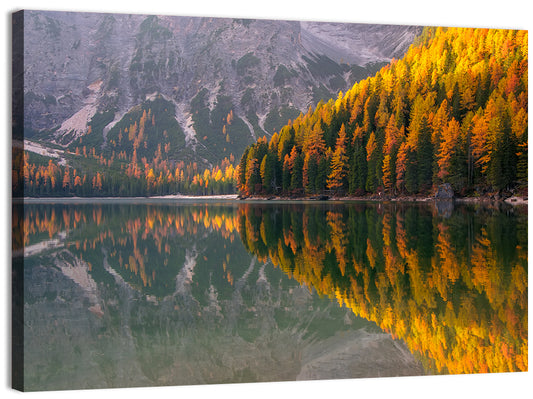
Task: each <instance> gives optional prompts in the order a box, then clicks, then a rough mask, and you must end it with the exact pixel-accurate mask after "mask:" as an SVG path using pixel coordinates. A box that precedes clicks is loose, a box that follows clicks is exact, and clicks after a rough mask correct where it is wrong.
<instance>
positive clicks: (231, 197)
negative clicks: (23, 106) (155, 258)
mask: <svg viewBox="0 0 533 399" xmlns="http://www.w3.org/2000/svg"><path fill="white" fill-rule="evenodd" d="M172 200H174V201H213V200H222V201H236V202H237V201H238V202H245V201H274V202H276V201H279V202H281V201H283V202H287V201H294V202H303V201H308V202H327V201H328V202H343V201H344V202H434V201H438V202H446V201H452V202H457V203H465V204H498V203H506V204H509V205H513V206H519V205H523V206H527V205H528V198H527V197H518V196H512V197H509V198H506V199H505V200H503V199H500V200H495V199H492V198H489V197H460V198H451V199H437V198H435V197H408V196H407V197H393V198H372V197H326V198H322V197H319V198H317V197H296V198H291V197H278V196H269V197H266V196H265V197H263V196H250V197H246V198H241V197H240V196H239V195H238V194H223V195H198V196H195V195H180V194H177V195H176V194H175V195H163V196H151V197H23V198H12V203H13V204H24V203H61V202H78V203H80V202H115V201H123V202H137V201H140V202H147V201H172Z"/></svg>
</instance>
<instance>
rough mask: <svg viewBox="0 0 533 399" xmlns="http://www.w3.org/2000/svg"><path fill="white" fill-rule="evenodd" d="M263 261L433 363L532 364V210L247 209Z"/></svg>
mask: <svg viewBox="0 0 533 399" xmlns="http://www.w3.org/2000/svg"><path fill="white" fill-rule="evenodd" d="M239 213H240V222H239V225H240V228H239V231H240V233H241V238H242V240H243V242H244V243H245V246H246V248H247V249H248V250H249V251H250V252H252V253H254V254H256V255H257V256H258V257H259V258H260V259H263V260H266V259H271V261H272V262H273V263H274V264H275V265H277V266H279V267H280V268H281V269H282V270H283V271H285V272H286V273H287V274H288V275H290V276H292V277H293V278H295V279H296V280H297V281H299V282H300V283H302V284H307V285H309V286H312V287H313V288H315V289H316V290H317V291H318V292H319V293H321V294H323V295H327V296H329V297H330V298H334V299H336V301H337V302H338V303H339V304H340V305H346V306H348V307H349V308H350V309H352V310H353V312H354V313H355V314H356V315H359V316H362V317H364V318H365V319H367V320H372V321H375V322H376V323H377V324H378V325H379V326H380V327H381V328H382V329H384V330H385V331H387V332H390V333H391V334H392V335H393V336H394V337H399V338H401V339H403V340H405V342H407V345H408V347H409V348H410V350H411V351H412V352H413V353H415V354H417V355H418V356H419V357H420V359H422V361H423V363H424V366H425V368H426V369H427V370H430V371H432V372H437V373H476V372H502V371H525V370H527V209H519V208H514V209H507V210H506V211H497V210H490V209H484V208H480V207H470V208H468V207H459V209H456V211H455V212H454V213H453V214H447V215H445V216H446V217H440V216H439V212H438V209H437V208H432V207H428V206H423V205H420V206H414V205H402V204H379V205H375V204H353V205H351V206H344V205H337V206H336V205H329V204H328V205H317V206H305V207H301V206H297V205H287V206H262V207H257V206H253V205H248V206H243V207H241V208H239Z"/></svg>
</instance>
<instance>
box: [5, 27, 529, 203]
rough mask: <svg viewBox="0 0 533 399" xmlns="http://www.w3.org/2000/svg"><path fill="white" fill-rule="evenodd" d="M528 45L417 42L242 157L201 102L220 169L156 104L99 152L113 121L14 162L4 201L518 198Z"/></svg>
mask: <svg viewBox="0 0 533 399" xmlns="http://www.w3.org/2000/svg"><path fill="white" fill-rule="evenodd" d="M527 43H528V32H527V31H515V30H495V29H468V28H440V27H439V28H425V30H424V31H423V33H422V34H421V35H420V36H419V37H418V38H417V40H416V42H415V43H413V45H412V46H411V47H410V49H409V50H408V52H407V53H406V55H405V56H404V57H403V58H402V59H399V60H393V61H392V62H391V63H390V64H389V65H387V66H385V67H383V68H382V69H381V70H380V71H379V72H377V74H376V75H375V76H373V77H370V78H367V79H365V80H362V81H360V82H358V83H356V84H354V86H353V87H352V88H351V89H350V90H348V91H347V92H346V93H342V92H340V93H339V94H338V97H337V98H336V99H330V100H329V101H328V102H322V101H321V102H319V103H318V104H317V105H316V107H315V108H313V107H312V106H310V107H309V109H308V111H307V113H306V114H305V115H304V114H303V113H301V114H300V115H299V116H297V117H296V118H295V119H293V120H289V121H288V123H287V124H286V125H285V126H284V127H282V128H281V129H280V131H279V132H274V133H273V134H272V136H271V137H267V136H264V137H262V138H259V139H258V140H257V142H256V143H254V144H252V145H250V146H248V147H247V148H244V147H242V148H241V147H239V148H237V147H235V145H236V144H237V143H239V142H241V141H242V140H240V139H239V137H240V136H239V134H240V133H239V132H241V131H242V126H240V125H239V121H240V119H239V118H238V115H237V114H235V113H234V110H233V107H232V106H231V104H229V103H228V101H227V99H225V98H222V97H220V98H219V99H218V100H217V106H216V107H215V111H216V112H213V114H214V116H213V115H211V116H210V117H209V116H208V115H207V114H206V110H205V109H204V108H205V107H204V108H202V105H201V104H200V103H202V101H203V100H202V98H203V97H202V96H205V93H203V92H202V93H199V94H198V98H199V100H198V103H199V104H200V105H198V106H197V107H196V106H195V107H196V108H195V110H196V111H195V113H194V116H193V119H194V120H195V123H198V124H202V123H203V124H204V125H205V126H207V127H211V128H212V129H215V130H216V131H217V132H219V133H218V134H216V135H215V136H216V138H217V140H218V141H216V148H217V149H219V150H220V151H217V152H218V154H219V159H222V161H220V162H219V163H217V164H207V163H203V164H199V163H198V162H195V160H194V159H193V158H192V156H191V154H189V153H188V152H187V147H186V145H185V141H184V138H183V133H182V130H181V128H180V126H179V124H178V123H177V121H176V120H175V118H174V115H175V109H174V106H173V105H172V104H171V103H170V102H168V101H166V100H165V99H163V98H162V97H157V98H155V99H154V100H153V101H146V102H145V103H143V104H142V105H141V106H139V107H137V108H136V109H133V110H132V111H131V112H129V113H128V114H127V115H126V117H125V118H123V119H122V120H121V121H120V122H119V123H117V124H116V125H115V126H114V127H113V128H112V129H111V130H110V131H109V132H108V134H107V136H106V140H107V144H108V145H107V146H105V147H104V146H103V141H102V140H104V139H103V136H102V130H103V128H104V126H106V125H107V124H109V123H110V122H111V121H112V119H113V112H111V111H108V112H103V113H97V114H96V115H95V117H94V118H93V119H92V121H91V122H90V124H89V126H88V130H87V132H86V133H85V134H84V135H82V136H80V137H78V138H77V139H76V140H74V141H73V142H72V144H70V145H69V146H68V147H67V148H64V149H62V151H64V159H63V160H58V159H52V158H48V157H45V156H42V155H39V154H36V153H31V152H28V151H20V150H17V149H15V148H14V149H13V157H12V158H13V170H12V173H13V176H12V181H13V196H14V197H23V196H27V197H69V196H81V197H88V196H95V197H99V196H117V197H131V196H155V195H169V194H192V195H212V194H230V193H235V192H236V191H237V190H238V191H239V192H240V194H241V195H242V196H250V195H258V196H271V195H279V196H286V197H292V196H298V197H305V196H312V195H317V194H328V195H331V196H336V197H339V196H368V195H370V196H376V195H379V196H380V197H382V198H385V197H396V196H406V195H423V196H426V195H430V194H432V193H433V192H434V191H435V189H436V188H437V187H438V186H439V185H441V184H443V183H449V184H450V185H451V186H452V187H453V190H454V192H455V194H456V195H458V196H485V195H487V194H488V193H494V192H502V191H503V192H506V193H525V192H527V168H528V166H527V151H528V139H527V136H528V95H527V93H528V48H527ZM195 104H196V103H195ZM204 106H205V104H204ZM204 114H206V115H204ZM213 118H214V119H213ZM207 139H208V138H207V137H204V138H203V140H204V141H205V142H206V143H207V144H206V145H203V146H201V148H204V147H205V148H208V145H214V142H213V143H211V142H209V143H208V142H207V141H206V140H207ZM209 140H211V141H213V140H214V139H209ZM241 144H242V143H241ZM104 148H105V149H104ZM209 148H211V147H209ZM213 148H215V147H213ZM242 151H244V153H243V155H242V157H241V158H240V160H239V158H236V157H235V155H234V153H236V154H237V157H238V154H240V153H241V152H242ZM225 154H227V156H226V155H225Z"/></svg>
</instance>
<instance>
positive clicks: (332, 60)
mask: <svg viewBox="0 0 533 399" xmlns="http://www.w3.org/2000/svg"><path fill="white" fill-rule="evenodd" d="M23 19H24V136H25V138H26V139H30V140H33V141H40V142H41V143H42V144H43V143H44V144H50V145H59V146H61V147H63V148H64V149H66V150H69V151H72V152H74V151H75V149H76V148H80V149H81V148H82V147H83V146H86V147H87V148H91V149H92V148H94V149H95V152H96V154H102V155H104V156H106V157H110V156H111V155H112V154H113V152H115V153H116V154H118V153H121V152H124V153H126V154H128V156H131V154H132V153H133V150H134V149H136V150H137V152H138V155H139V159H140V158H141V157H145V158H146V159H147V160H148V161H150V160H152V159H153V158H155V157H156V155H155V153H156V151H157V150H158V146H159V145H161V146H162V147H165V146H167V147H166V151H164V153H165V154H164V156H165V157H166V159H167V160H168V161H170V162H177V161H184V162H191V161H192V162H199V163H200V164H202V165H206V166H208V165H211V164H214V163H217V162H219V161H221V160H222V159H224V158H225V157H228V158H229V157H230V156H233V157H234V158H236V159H239V157H240V156H241V155H242V153H243V151H244V149H245V147H246V146H247V145H249V144H251V143H252V142H255V141H256V139H257V138H258V137H261V136H263V135H265V134H266V135H268V136H270V135H271V134H272V133H274V132H275V131H278V130H279V129H280V128H281V126H283V125H284V124H286V123H287V121H288V120H289V119H294V118H296V117H297V116H298V115H299V114H300V113H301V112H303V113H305V112H306V111H307V109H308V108H309V107H310V106H314V105H315V104H316V103H318V102H319V100H321V99H323V100H327V99H328V98H330V97H336V96H337V93H338V92H339V91H340V90H346V89H347V88H349V87H351V86H352V85H353V84H354V83H355V82H357V81H359V80H360V79H361V78H365V77H367V76H370V75H373V74H374V73H375V72H376V71H377V70H378V69H379V68H380V67H381V66H383V65H385V64H387V63H389V62H390V61H391V59H392V58H393V57H396V58H397V57H401V56H402V55H403V54H404V53H405V51H406V50H407V49H408V47H409V45H410V44H411V43H412V42H413V40H414V38H415V37H416V36H417V35H418V34H419V33H420V32H421V28H420V27H413V26H385V25H379V26H378V25H362V24H338V23H319V22H298V21H274V20H246V19H226V18H224V19H223V18H207V17H205V18H196V17H173V16H146V15H126V14H98V13H72V12H52V11H46V12H45V11H23ZM15 48H16V47H15ZM15 55H16V54H15ZM144 112H146V113H147V114H149V115H150V117H151V119H150V120H147V118H146V116H145V120H144V122H143V129H142V133H141V129H140V124H141V118H142V117H143V113H144ZM132 127H133V129H132ZM132 130H135V131H134V132H132Z"/></svg>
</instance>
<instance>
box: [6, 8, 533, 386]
mask: <svg viewBox="0 0 533 399" xmlns="http://www.w3.org/2000/svg"><path fill="white" fill-rule="evenodd" d="M12 17H13V52H12V53H13V60H12V62H13V68H12V70H13V74H12V79H13V106H12V109H13V141H12V142H13V169H12V173H13V179H12V181H13V188H12V190H13V204H12V218H13V219H12V220H13V235H12V237H13V243H12V267H13V273H12V276H13V277H12V287H13V298H12V299H13V318H12V319H13V323H12V325H13V334H12V336H13V337H12V344H13V346H12V348H13V350H12V360H13V361H12V375H13V387H14V388H16V389H19V390H24V391H46V390H70V389H88V388H115V387H151V386H163V385H166V386H168V385H195V384H214V383H217V384H219V383H245V382H259V381H263V382H269V381H300V380H316V379H342V378H363V377H364V378H367V377H401V376H408V375H409V376H425V375H436V374H473V373H499V372H522V371H527V370H528V322H527V318H528V283H527V281H528V264H527V260H528V225H527V218H528V204H527V202H528V201H527V187H528V162H527V159H528V158H527V154H528V32H527V31H524V30H506V29H482V28H453V27H430V26H426V27H423V26H401V25H369V24H355V23H346V24H344V23H328V22H314V21H305V22H303V21H283V20H262V19H233V18H210V17H186V16H168V15H165V16H155V15H139V14H104V13H78V12H55V11H20V12H16V13H14V14H13V15H12Z"/></svg>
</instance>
